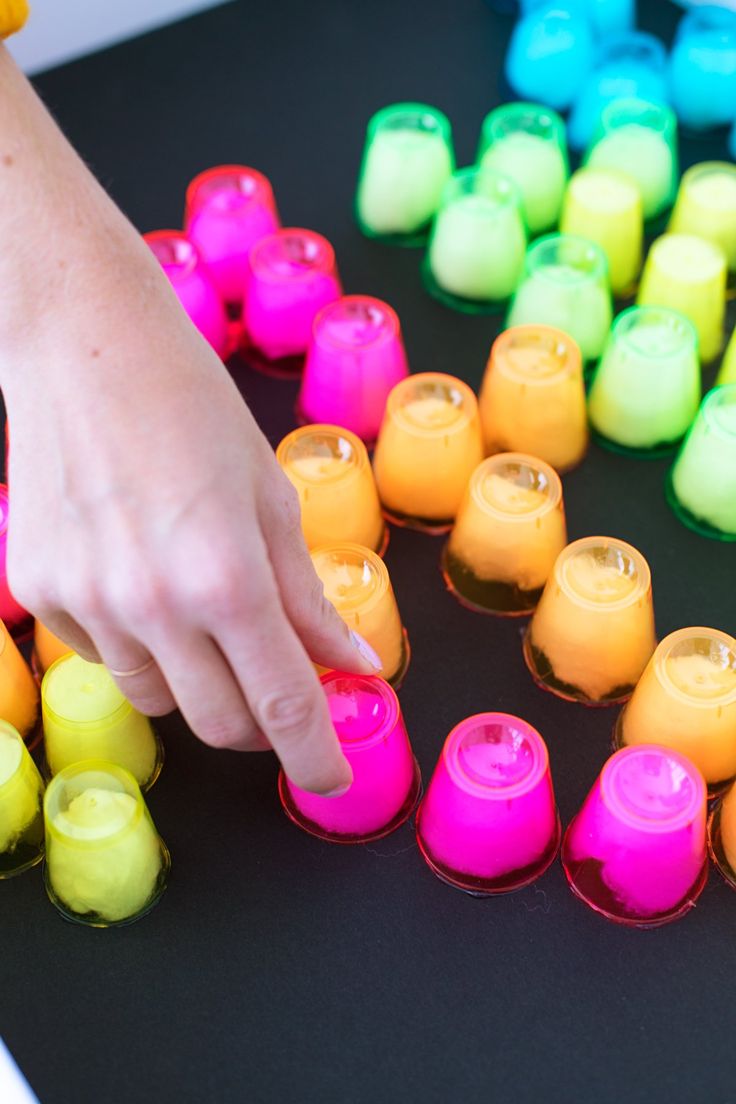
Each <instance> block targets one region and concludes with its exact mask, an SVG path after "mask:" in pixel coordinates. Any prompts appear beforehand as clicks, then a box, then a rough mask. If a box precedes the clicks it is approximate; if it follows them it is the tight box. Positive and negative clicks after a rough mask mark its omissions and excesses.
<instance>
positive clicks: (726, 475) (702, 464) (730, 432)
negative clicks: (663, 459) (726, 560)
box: [666, 383, 736, 541]
mask: <svg viewBox="0 0 736 1104" xmlns="http://www.w3.org/2000/svg"><path fill="white" fill-rule="evenodd" d="M666 487H667V499H668V501H669V504H670V506H671V507H672V509H673V510H674V511H675V513H676V514H677V516H678V517H679V519H680V521H682V522H684V524H685V525H687V526H688V527H689V528H690V529H694V530H695V532H696V533H700V534H701V535H702V536H704V537H713V538H715V539H716V540H726V541H734V540H736V383H728V384H724V385H723V386H722V387H714V388H713V390H712V391H709V392H708V394H707V395H706V396H705V398H704V399H703V402H702V403H701V406H700V410H699V411H698V415H697V417H696V419H695V421H694V422H693V424H692V426H691V428H690V432H689V433H688V435H687V437H686V438H685V441H684V443H683V446H682V448H681V449H680V452H679V453H678V456H677V459H676V460H675V463H674V465H673V467H672V470H671V471H670V473H669V475H668V477H667V484H666Z"/></svg>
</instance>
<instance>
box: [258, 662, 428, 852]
mask: <svg viewBox="0 0 736 1104" xmlns="http://www.w3.org/2000/svg"><path fill="white" fill-rule="evenodd" d="M322 687H323V689H324V692H325V695H326V698H327V705H328V708H329V711H330V718H331V720H332V724H333V726H334V728H335V732H336V733H337V738H338V740H339V741H340V747H341V749H342V752H343V754H344V755H345V757H346V759H347V760H348V762H349V763H350V766H351V767H352V770H353V783H352V785H351V786H350V789H349V790H348V791H347V792H346V793H344V794H342V795H341V796H339V797H321V796H320V795H318V794H313V793H308V792H307V791H306V790H302V789H300V788H299V787H298V786H295V785H294V783H293V782H291V781H290V780H289V779H288V778H287V777H286V775H285V774H284V773H283V771H282V772H281V774H280V776H279V795H280V798H281V803H282V805H283V807H284V810H285V812H286V814H287V815H288V816H289V817H290V819H291V820H293V821H294V822H295V823H296V824H298V825H299V827H300V828H303V829H304V830H305V831H306V832H309V833H310V834H311V835H314V836H318V837H319V838H320V839H324V840H329V841H331V842H333V843H365V842H367V841H369V840H374V839H380V838H381V837H382V836H386V835H388V834H389V833H390V832H393V831H395V830H396V829H397V828H398V827H399V826H400V825H401V824H403V823H404V822H405V821H406V820H407V819H408V818H409V816H410V815H411V813H412V812H413V810H414V807H415V805H416V803H417V798H418V797H419V791H420V788H421V777H420V774H419V767H418V765H417V762H416V760H415V758H414V755H413V753H412V750H411V745H410V743H409V737H408V735H407V732H406V727H405V725H404V721H403V718H402V716H401V708H400V706H399V701H398V698H397V697H396V694H395V693H394V691H393V690H392V689H391V687H390V686H389V685H388V684H387V683H386V682H384V680H383V679H380V678H366V677H361V676H357V675H346V674H343V673H341V672H339V671H332V672H330V673H329V674H326V675H323V677H322Z"/></svg>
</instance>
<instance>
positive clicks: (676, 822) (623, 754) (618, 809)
mask: <svg viewBox="0 0 736 1104" xmlns="http://www.w3.org/2000/svg"><path fill="white" fill-rule="evenodd" d="M652 754H656V755H660V756H662V757H663V758H668V759H674V760H675V761H676V762H677V763H678V764H679V765H680V766H681V767H682V769H683V770H684V772H685V774H686V775H687V777H688V779H689V780H690V782H691V783H692V784H693V794H692V797H691V799H690V803H689V804H688V805H687V806H686V807H685V808H684V809H681V810H679V811H678V812H677V813H676V814H675V815H674V816H672V817H670V818H669V819H664V818H662V819H657V820H655V819H653V818H650V817H646V816H643V815H641V814H637V813H635V812H633V811H632V810H631V809H630V808H628V807H627V806H626V805H624V803H623V802H622V801H620V800H619V798H618V797H617V796H616V794H615V792H614V789H613V786H612V784H611V778H610V776H611V774H614V776H615V774H616V773H617V772H618V770H619V769H620V764H621V762H622V761H623V759H624V758H631V757H632V756H643V755H652ZM598 784H599V792H600V797H601V801H602V802H603V804H604V805H605V806H606V808H607V809H608V811H609V812H610V813H611V815H612V816H613V817H614V818H615V819H616V820H617V821H618V822H619V823H624V824H627V825H628V826H629V827H631V828H635V829H636V830H637V831H640V832H646V833H648V834H650V835H665V834H668V833H670V832H676V831H679V830H681V829H682V828H686V827H687V826H688V825H690V824H692V823H693V821H694V820H695V819H696V817H697V815H698V811H699V810H700V809H701V808H702V809H703V811H704V812H705V808H706V801H707V788H706V784H705V780H704V778H703V776H702V774H701V773H700V771H699V770H698V768H697V767H696V766H695V764H694V763H693V762H692V760H691V759H688V757H687V756H686V755H683V754H682V753H681V752H679V751H674V750H673V749H672V748H669V747H665V746H664V745H662V744H632V745H629V746H626V747H622V748H619V750H618V751H616V752H614V753H613V755H611V756H610V757H609V758H608V759H607V760H606V762H605V763H604V764H603V767H602V768H601V772H600V775H599V777H598Z"/></svg>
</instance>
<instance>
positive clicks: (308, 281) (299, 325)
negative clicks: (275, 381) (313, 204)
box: [243, 228, 342, 374]
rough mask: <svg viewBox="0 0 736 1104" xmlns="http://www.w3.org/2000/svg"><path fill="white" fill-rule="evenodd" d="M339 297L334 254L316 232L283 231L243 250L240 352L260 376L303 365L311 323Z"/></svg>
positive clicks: (284, 371) (292, 371) (309, 337)
mask: <svg viewBox="0 0 736 1104" xmlns="http://www.w3.org/2000/svg"><path fill="white" fill-rule="evenodd" d="M341 294H342V288H341V286H340V278H339V276H338V274H337V266H336V264H335V253H334V250H333V248H332V246H331V245H330V243H329V242H328V241H327V239H326V238H323V237H322V235H321V234H316V233H315V232H314V231H313V230H301V229H298V228H289V229H283V230H279V231H277V232H276V233H275V234H270V235H269V236H268V237H266V238H261V239H260V240H259V241H258V242H257V243H256V244H255V245H254V246H253V247H252V248H251V250H250V251H249V253H248V261H247V271H246V280H245V305H244V307H243V328H244V342H245V345H244V354H245V356H246V359H247V360H248V362H249V363H250V364H252V365H253V366H254V367H256V368H261V369H262V370H264V371H266V372H271V373H276V374H282V373H286V374H290V373H294V372H298V371H300V370H301V368H302V367H303V361H304V355H305V353H306V351H307V347H308V345H309V341H310V339H311V336H312V324H313V322H314V319H315V318H316V316H317V314H318V313H319V312H320V311H321V309H322V307H324V306H326V305H327V304H328V303H331V302H333V300H335V299H338V298H339V297H340V295H341Z"/></svg>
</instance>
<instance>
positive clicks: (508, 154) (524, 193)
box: [477, 103, 569, 236]
mask: <svg viewBox="0 0 736 1104" xmlns="http://www.w3.org/2000/svg"><path fill="white" fill-rule="evenodd" d="M477 162H478V165H479V166H480V167H481V168H484V169H493V170H495V171H496V172H500V173H503V174H504V175H505V176H508V177H510V179H511V180H513V181H514V183H515V184H516V186H517V187H518V189H519V192H520V193H521V212H522V216H523V218H524V221H525V223H526V226H527V229H528V231H529V233H530V234H531V235H533V236H534V235H536V234H542V233H545V232H546V231H547V230H551V229H552V228H553V227H555V226H556V225H557V220H558V218H559V215H560V208H561V207H562V197H563V195H564V193H565V185H566V183H567V177H568V175H569V166H568V161H567V143H566V141H565V124H564V122H563V121H562V119H561V118H560V116H559V115H558V114H557V112H556V111H552V110H551V109H550V108H548V107H543V106H541V105H540V104H529V103H511V104H504V105H503V106H502V107H497V108H495V110H493V111H491V112H490V114H488V115H486V117H485V119H484V120H483V124H482V126H481V132H480V145H479V147H478V156H477Z"/></svg>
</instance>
